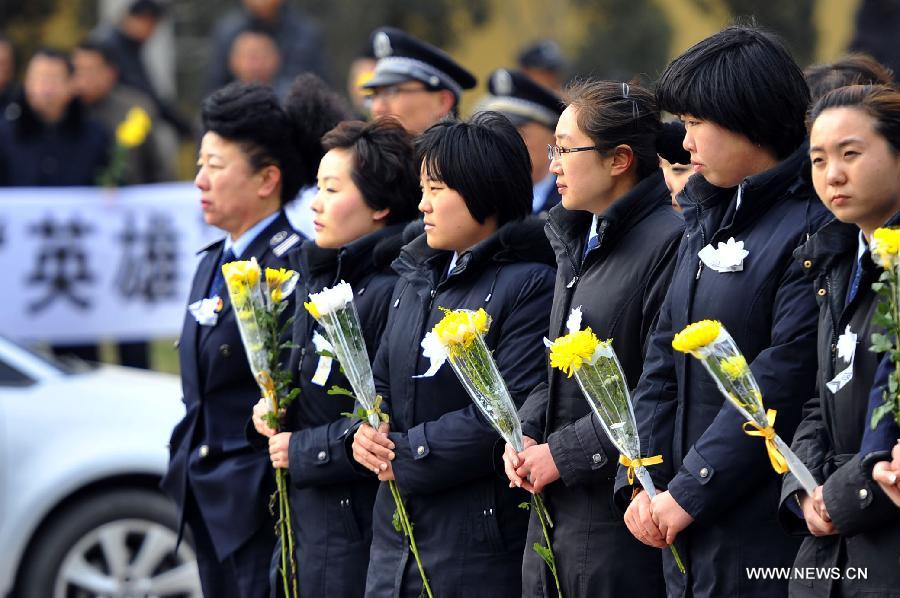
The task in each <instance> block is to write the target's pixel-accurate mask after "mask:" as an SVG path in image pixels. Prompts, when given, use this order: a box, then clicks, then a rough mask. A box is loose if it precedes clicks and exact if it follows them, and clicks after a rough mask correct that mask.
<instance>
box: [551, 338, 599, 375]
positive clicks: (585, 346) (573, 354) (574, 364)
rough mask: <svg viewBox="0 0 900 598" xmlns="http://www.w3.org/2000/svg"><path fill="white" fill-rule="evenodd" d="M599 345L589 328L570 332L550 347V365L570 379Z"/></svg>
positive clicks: (588, 359)
mask: <svg viewBox="0 0 900 598" xmlns="http://www.w3.org/2000/svg"><path fill="white" fill-rule="evenodd" d="M599 344H600V339H598V338H597V335H596V334H594V331H593V330H591V329H590V327H588V328H585V329H584V330H577V331H575V332H570V333H569V334H567V335H565V336H561V337H559V338H558V339H556V340H555V341H554V342H553V344H552V345H550V365H551V367H555V368H556V369H558V370H562V371H563V372H565V373H566V376H568V377H569V378H571V377H572V374H574V373H575V372H576V371H577V370H578V368H580V367H581V366H582V364H584V363H586V362H588V361H590V359H591V357H592V356H593V355H594V351H596V350H597V345H599Z"/></svg>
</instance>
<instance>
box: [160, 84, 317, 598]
mask: <svg viewBox="0 0 900 598" xmlns="http://www.w3.org/2000/svg"><path fill="white" fill-rule="evenodd" d="M202 120H203V128H204V130H205V132H204V134H203V139H202V141H201V144H200V156H199V159H198V162H197V165H198V171H197V176H196V177H195V179H194V184H195V185H196V186H197V188H198V189H199V190H200V206H201V208H202V210H203V217H204V219H205V220H206V222H207V223H208V224H211V225H213V226H215V227H217V228H220V229H222V230H223V231H225V232H226V233H227V236H226V237H225V238H224V239H221V240H219V241H216V242H215V243H212V244H210V245H209V246H207V247H206V248H204V249H203V250H201V253H203V257H202V258H201V260H200V264H199V265H198V266H197V272H196V274H195V275H194V282H193V285H192V287H191V292H190V296H189V299H188V313H187V314H186V315H185V319H184V326H183V328H182V332H181V338H180V341H179V349H178V352H179V362H180V365H181V383H182V388H183V391H184V402H185V405H186V408H187V412H186V414H185V417H184V419H182V421H181V422H180V423H179V424H178V425H177V426H176V427H175V429H174V430H173V432H172V438H171V440H170V443H169V451H170V458H169V470H168V472H167V473H166V476H165V478H164V479H163V481H162V487H163V489H164V490H165V491H166V492H167V493H168V494H169V495H170V496H171V497H172V498H173V499H175V502H176V503H177V505H178V509H179V517H180V521H183V522H184V523H187V525H188V526H189V527H190V528H191V531H192V533H193V539H194V546H195V549H196V552H197V564H198V567H199V570H200V582H201V585H202V587H203V593H204V595H206V596H216V597H224V598H231V597H237V598H248V597H260V598H262V597H265V596H268V588H269V583H268V573H269V563H270V561H271V558H272V550H273V547H274V544H275V536H274V532H273V528H274V526H273V522H272V519H271V514H270V513H269V509H268V504H269V496H270V495H271V494H272V491H273V490H274V477H273V475H272V468H271V466H270V465H269V461H268V459H267V458H266V455H265V454H263V453H260V452H257V451H255V450H254V449H253V447H252V446H251V444H250V443H249V441H248V440H247V438H246V435H245V426H246V423H247V416H248V414H249V412H250V409H251V408H252V405H253V404H254V403H255V402H256V400H257V399H258V397H259V387H258V386H257V384H256V381H255V380H254V378H253V374H252V373H251V371H250V366H249V365H248V362H247V356H246V354H245V352H244V346H243V343H242V342H241V338H240V334H239V331H238V327H237V324H236V322H235V319H234V318H235V314H234V310H233V309H232V307H231V302H230V300H229V297H228V292H227V289H226V288H225V284H224V278H223V276H222V274H221V267H222V264H225V263H228V262H231V261H235V260H249V259H251V258H256V260H257V261H258V262H259V264H260V267H262V268H266V267H272V268H280V267H285V266H287V265H288V262H287V259H286V255H285V254H286V253H287V251H288V250H289V249H291V248H293V247H295V246H296V245H298V244H299V243H300V241H301V240H302V237H301V236H300V235H299V234H298V233H296V232H295V231H294V230H293V229H292V228H291V226H290V224H289V223H288V221H287V218H285V215H284V212H283V211H282V207H283V206H284V205H285V204H286V203H287V202H289V201H291V200H292V199H293V198H294V196H295V195H296V193H297V189H298V188H299V182H298V180H297V178H296V176H295V174H294V172H295V170H296V168H297V163H298V155H297V152H296V149H295V147H294V145H293V144H292V142H291V140H292V138H293V135H292V131H293V130H294V122H293V121H292V119H291V118H290V117H289V116H288V114H287V113H286V112H285V110H284V109H283V108H282V106H281V104H280V103H279V101H278V98H277V97H276V96H275V93H274V92H273V91H272V89H271V88H268V87H263V86H260V85H246V84H241V83H235V84H231V85H229V86H227V87H225V88H223V89H220V90H219V91H217V92H215V93H213V94H212V95H210V96H209V97H208V98H206V100H204V102H203V109H202ZM291 300H292V299H291ZM285 357H286V355H285ZM223 497H227V500H223Z"/></svg>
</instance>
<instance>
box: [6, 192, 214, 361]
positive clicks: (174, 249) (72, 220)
mask: <svg viewBox="0 0 900 598" xmlns="http://www.w3.org/2000/svg"><path fill="white" fill-rule="evenodd" d="M223 236H224V233H222V231H219V230H217V229H215V228H213V227H210V226H208V225H206V224H205V223H204V222H203V216H202V213H201V211H200V201H199V194H198V192H197V190H196V189H195V188H194V187H193V185H192V184H190V183H166V184H157V185H141V186H135V187H124V188H120V189H103V188H72V187H62V188H50V187H45V188H7V189H0V273H2V274H0V276H2V280H3V284H2V294H0V297H2V299H0V334H2V335H4V336H7V337H10V338H13V339H17V340H21V341H26V342H30V341H46V342H52V343H57V344H65V343H79V342H92V341H96V340H97V339H118V340H142V339H149V338H153V337H160V336H177V335H178V334H179V333H180V331H181V325H182V321H183V318H184V313H185V304H186V302H187V296H188V293H189V291H190V285H191V280H192V278H193V275H194V269H195V267H196V265H197V262H198V260H199V257H198V256H197V255H196V253H197V251H198V250H199V249H201V248H202V247H203V246H204V245H206V244H208V243H210V242H211V241H214V240H216V239H217V238H221V237H223Z"/></svg>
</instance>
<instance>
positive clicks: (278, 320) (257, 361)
mask: <svg viewBox="0 0 900 598" xmlns="http://www.w3.org/2000/svg"><path fill="white" fill-rule="evenodd" d="M222 274H223V275H224V276H225V284H226V285H227V286H228V295H229V297H230V298H231V305H232V307H233V308H234V311H235V315H236V316H237V318H236V319H237V323H238V329H239V330H240V333H241V342H242V343H243V345H244V350H245V352H246V353H247V360H248V362H249V363H250V370H251V371H252V372H253V376H254V378H255V379H256V382H257V384H259V387H260V389H261V390H262V393H263V396H264V397H266V399H268V401H269V407H270V409H271V411H270V412H269V413H268V414H267V417H266V420H267V423H268V425H269V427H271V428H272V429H273V430H278V429H279V426H280V422H279V421H278V416H277V414H278V413H279V412H280V410H281V409H284V408H285V407H287V406H288V405H289V404H290V403H291V402H292V401H293V400H294V399H295V398H296V397H297V395H298V394H299V393H300V389H299V388H293V389H292V388H291V387H290V384H291V375H290V372H288V371H287V370H285V369H283V368H282V367H281V361H280V358H281V355H282V351H284V350H286V349H289V348H290V346H291V344H290V342H285V341H284V340H283V339H284V338H285V336H286V334H287V331H288V330H289V328H290V325H291V319H290V318H289V319H287V320H286V321H282V317H281V316H282V315H283V313H284V310H285V309H287V302H286V301H284V299H285V298H286V297H289V296H290V294H291V293H292V292H293V291H294V287H295V286H296V285H297V278H298V276H297V273H296V272H294V271H293V270H286V269H284V268H281V269H278V270H276V269H274V268H266V270H265V276H262V272H261V270H260V267H259V264H257V263H256V258H253V259H251V260H250V261H239V262H230V263H228V264H224V265H223V266H222ZM287 476H288V472H287V470H285V469H280V468H276V469H275V494H274V495H273V496H272V503H271V509H272V511H273V515H274V510H275V505H276V504H277V506H278V516H277V522H276V523H277V526H276V529H277V532H278V535H279V536H280V538H281V566H280V568H279V569H280V574H281V580H282V583H283V585H284V593H285V596H291V597H292V598H296V597H297V596H298V591H297V561H296V558H295V557H294V534H293V528H292V527H291V505H290V502H288V486H287V484H288V482H287Z"/></svg>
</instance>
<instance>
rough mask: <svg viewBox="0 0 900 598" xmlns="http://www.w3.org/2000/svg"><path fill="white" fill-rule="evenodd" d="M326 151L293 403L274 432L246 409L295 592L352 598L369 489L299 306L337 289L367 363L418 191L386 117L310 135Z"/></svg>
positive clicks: (301, 264) (362, 572)
mask: <svg viewBox="0 0 900 598" xmlns="http://www.w3.org/2000/svg"><path fill="white" fill-rule="evenodd" d="M322 145H323V147H324V148H325V150H326V153H325V155H324V156H323V157H322V161H321V163H320V164H319V171H318V193H317V195H316V198H315V200H313V203H312V206H311V207H312V210H313V213H314V214H315V227H316V236H315V240H314V241H307V242H306V243H304V244H303V246H302V247H301V249H300V251H299V252H298V253H297V254H296V255H293V256H292V260H291V261H292V263H293V264H294V266H295V268H296V269H297V270H298V271H299V272H300V274H301V280H302V283H301V285H300V286H299V287H298V289H299V290H298V293H299V294H300V296H299V297H298V301H297V306H298V308H297V310H296V314H295V320H294V325H293V331H294V332H293V337H294V343H296V345H297V348H296V349H294V350H293V352H292V354H291V359H290V361H289V363H290V369H291V371H292V372H294V374H295V384H296V385H297V386H298V387H299V388H300V390H301V392H300V396H299V398H298V399H297V401H295V402H294V403H293V404H291V405H290V406H289V407H288V409H287V413H286V414H285V416H284V417H283V421H284V425H283V427H282V430H283V431H282V432H281V433H278V434H275V433H274V431H273V430H271V429H270V428H269V427H268V426H267V425H266V424H265V422H264V420H263V415H264V414H265V413H266V412H268V410H269V406H268V403H267V401H266V400H265V399H262V400H261V401H260V402H259V403H257V405H256V407H255V408H254V418H253V421H254V425H255V427H256V430H257V432H259V433H260V434H262V435H263V436H266V437H269V441H268V451H269V458H270V460H271V461H272V465H273V466H274V467H279V468H284V469H287V470H288V471H289V472H290V474H291V487H290V500H291V504H292V505H293V512H294V542H295V546H296V555H297V567H298V571H299V575H298V577H299V587H300V590H301V592H303V594H304V595H310V596H329V597H334V598H344V597H346V598H352V597H359V596H362V595H363V592H364V591H365V585H366V569H367V566H368V561H369V545H370V544H371V541H372V505H373V503H374V501H375V491H376V489H377V485H378V484H377V481H376V480H375V479H374V478H373V477H372V476H371V475H365V474H364V473H361V472H359V471H357V470H356V469H355V468H354V467H353V466H352V461H351V460H350V457H349V455H348V453H347V451H346V450H345V448H344V443H345V439H346V436H347V432H348V430H349V429H350V428H352V422H351V421H350V420H348V419H347V418H346V417H344V416H343V415H342V414H344V413H349V412H352V411H353V401H352V400H351V399H348V398H346V397H340V396H334V395H329V394H328V389H330V388H331V387H332V386H334V385H337V386H340V387H342V388H350V383H349V382H348V381H347V379H346V377H345V376H344V374H343V372H342V371H341V370H340V368H339V367H338V364H335V363H334V362H333V361H332V359H331V358H330V357H327V356H325V357H322V356H319V355H317V347H316V342H315V338H314V337H315V335H316V334H319V335H322V336H324V331H323V330H322V329H321V327H320V326H319V325H318V324H317V323H316V321H315V320H314V319H313V318H312V316H310V315H309V314H308V313H307V312H306V310H305V309H304V308H303V305H302V304H303V300H305V299H306V298H307V296H308V295H309V294H310V293H318V292H319V291H321V290H322V289H323V288H325V287H331V286H334V285H335V284H337V283H338V282H340V281H341V280H343V281H345V282H347V283H349V284H350V285H351V286H352V287H353V290H354V303H355V305H356V310H357V313H358V314H359V319H360V323H361V325H362V330H363V337H364V339H365V342H366V348H367V349H368V351H369V355H370V358H371V357H374V355H375V350H376V349H377V348H378V346H379V344H380V343H381V337H382V333H383V332H384V328H385V324H386V321H387V314H388V307H389V306H390V297H391V293H392V291H393V289H394V283H395V282H396V280H397V275H396V273H394V272H393V271H392V270H391V268H390V264H391V262H392V261H393V260H394V259H395V258H396V257H397V256H398V255H399V253H400V247H401V246H402V244H403V242H402V232H403V227H404V226H405V225H406V223H408V222H409V221H410V220H412V219H413V218H415V216H416V214H417V213H418V212H417V210H416V203H417V201H418V195H419V186H418V175H417V173H416V168H415V159H414V150H413V143H412V137H411V136H410V135H409V133H407V132H406V130H405V129H404V128H403V126H401V125H400V123H399V122H398V121H396V120H395V119H392V118H384V119H379V120H376V121H374V122H372V123H363V122H357V121H353V122H343V123H341V124H339V125H338V126H337V127H335V128H334V129H332V130H331V131H329V132H328V133H326V134H325V136H324V137H323V138H322Z"/></svg>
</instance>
